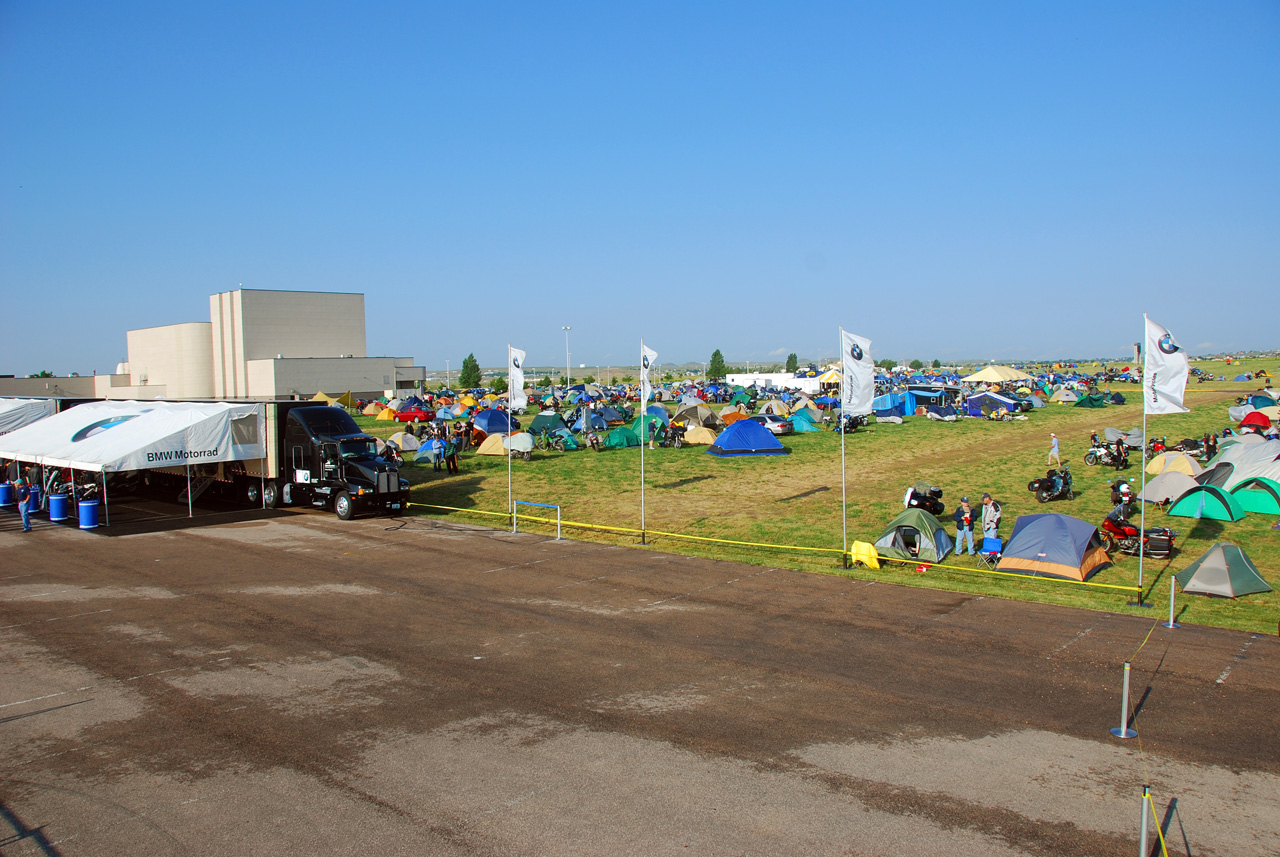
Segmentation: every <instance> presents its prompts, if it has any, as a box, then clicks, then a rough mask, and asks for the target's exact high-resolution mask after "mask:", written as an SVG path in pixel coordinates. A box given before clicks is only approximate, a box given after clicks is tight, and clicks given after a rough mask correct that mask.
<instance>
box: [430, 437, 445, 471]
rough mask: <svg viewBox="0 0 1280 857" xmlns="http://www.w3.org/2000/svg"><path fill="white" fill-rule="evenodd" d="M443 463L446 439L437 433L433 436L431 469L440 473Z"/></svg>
mask: <svg viewBox="0 0 1280 857" xmlns="http://www.w3.org/2000/svg"><path fill="white" fill-rule="evenodd" d="M442 464H444V441H443V440H441V439H440V435H438V434H437V435H434V436H433V437H432V438H431V465H432V467H431V469H432V470H434V471H435V472H437V473H439V472H440V465H442Z"/></svg>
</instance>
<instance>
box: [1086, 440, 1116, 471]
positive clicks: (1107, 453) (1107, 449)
mask: <svg viewBox="0 0 1280 857" xmlns="http://www.w3.org/2000/svg"><path fill="white" fill-rule="evenodd" d="M1084 463H1085V464H1087V465H1089V466H1090V467H1093V466H1094V465H1095V464H1101V465H1103V466H1104V467H1114V466H1115V463H1116V451H1115V447H1114V446H1113V445H1112V444H1109V443H1095V444H1094V445H1093V446H1091V447H1089V451H1088V452H1086V453H1085V454H1084Z"/></svg>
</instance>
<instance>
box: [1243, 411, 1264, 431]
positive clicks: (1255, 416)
mask: <svg viewBox="0 0 1280 857" xmlns="http://www.w3.org/2000/svg"><path fill="white" fill-rule="evenodd" d="M1249 426H1254V427H1256V428H1260V429H1262V430H1263V431H1265V430H1267V429H1269V428H1271V418H1270V417H1268V416H1267V415H1266V414H1264V413H1263V412H1262V411H1249V413H1247V414H1245V415H1244V419H1242V420H1241V421H1240V428H1248V427H1249Z"/></svg>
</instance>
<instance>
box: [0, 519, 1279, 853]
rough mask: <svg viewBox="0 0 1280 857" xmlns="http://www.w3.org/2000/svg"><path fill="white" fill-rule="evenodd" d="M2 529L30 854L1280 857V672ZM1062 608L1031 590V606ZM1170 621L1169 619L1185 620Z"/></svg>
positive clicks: (555, 557) (338, 545)
mask: <svg viewBox="0 0 1280 857" xmlns="http://www.w3.org/2000/svg"><path fill="white" fill-rule="evenodd" d="M197 524H198V525H195V526H183V525H175V526H173V527H167V526H161V525H155V526H146V525H138V526H135V527H134V528H133V529H122V530H120V531H117V532H116V533H115V534H114V535H112V536H107V535H105V534H102V533H88V532H80V531H77V530H74V529H69V528H65V527H59V526H54V525H50V524H47V523H38V524H37V527H36V531H35V532H33V533H31V534H29V535H24V534H23V533H21V532H20V528H19V526H18V524H17V521H16V516H15V515H13V514H8V513H4V514H0V556H3V558H4V559H3V562H2V563H0V751H2V752H3V763H2V764H0V854H2V855H15V854H21V855H27V854H42V855H47V854H64V855H119V854H130V855H170V854H192V855H195V854H199V855H224V854H225V855H242V854H257V853H271V854H352V853H378V854H425V855H436V854H439V855H534V854H555V855H592V854H602V855H604V854H636V855H651V854H711V855H721V854H723V855H734V854H778V855H792V854H806V855H807V854H818V855H826V854H830V855H914V854H950V855H1000V854H1035V855H1050V854H1053V855H1061V854H1092V855H1110V854H1124V855H1131V854H1133V853H1134V852H1135V850H1136V838H1137V827H1138V817H1139V811H1140V794H1141V788H1142V785H1143V783H1144V782H1145V783H1149V784H1150V785H1151V787H1152V791H1153V794H1154V798H1155V804H1156V810H1157V814H1158V816H1159V818H1160V820H1161V823H1162V826H1163V827H1164V828H1165V829H1166V831H1167V835H1168V840H1169V848H1170V853H1188V852H1189V853H1192V854H1196V855H1214V854H1221V855H1248V854H1258V855H1274V854H1277V853H1280V825H1278V824H1277V823H1276V819H1277V818H1280V728H1277V727H1280V672H1278V671H1277V663H1278V661H1280V645H1278V641H1277V639H1276V638H1275V637H1264V636H1259V635H1250V634H1242V633H1237V632H1229V631H1219V630H1213V629H1204V628H1196V627H1184V628H1181V629H1178V630H1176V631H1168V630H1166V629H1163V628H1156V629H1155V631H1154V633H1152V634H1151V637H1150V641H1149V642H1148V643H1147V644H1146V646H1145V647H1144V648H1143V649H1142V651H1141V653H1140V654H1139V655H1138V657H1137V658H1136V659H1135V660H1134V667H1133V696H1134V701H1133V704H1134V705H1135V706H1137V707H1138V714H1137V717H1136V720H1135V725H1136V728H1137V729H1138V730H1139V732H1140V739H1138V740H1131V741H1127V742H1123V741H1120V740H1117V739H1114V738H1112V737H1111V736H1110V734H1109V732H1108V730H1109V729H1110V728H1111V727H1112V726H1115V725H1117V723H1118V721H1119V716H1120V699H1119V692H1120V677H1121V668H1122V664H1123V662H1124V661H1125V659H1126V658H1127V657H1129V656H1131V655H1132V654H1133V653H1134V651H1135V650H1136V649H1137V648H1138V647H1139V645H1140V644H1141V643H1142V641H1143V639H1144V637H1146V636H1147V634H1148V631H1150V630H1151V622H1150V621H1146V620H1143V619H1134V618H1132V617H1126V616H1119V615H1108V614H1103V613H1093V612H1085V611H1078V610H1069V609H1062V608H1056V607H1049V606H1044V605H1035V604H1022V603H1013V602H1006V601H1001V600H998V599H992V598H981V597H976V596H968V595H962V594H955V593H945V592H933V591H929V590H919V589H912V588H904V587H896V586H890V585H885V584H882V583H868V582H866V581H859V580H849V579H843V578H836V577H826V576H818V575H807V574H801V573H798V572H793V571H787V570H781V569H776V568H768V567H763V566H746V565H738V564H734V563H721V562H715V561H709V560H704V559H692V558H686V557H682V556H678V555H670V554H665V553H661V552H659V551H657V550H638V549H627V548H617V547H609V546H603V545H596V544H589V543H582V542H574V541H554V540H551V539H548V538H546V537H543V536H537V535H527V534H517V535H513V534H510V533H505V532H501V531H495V530H489V529H484V528H481V527H476V526H471V525H469V524H467V523H464V522H460V521H458V520H457V519H453V520H443V519H432V518H409V519H402V520H388V519H377V518H365V519H358V520H355V521H351V522H347V523H343V522H340V521H337V520H335V519H334V517H333V516H332V515H326V514H320V513H309V512H303V513H296V514H291V513H277V514H273V515H272V516H270V517H263V516H262V515H261V514H254V515H240V516H224V517H218V516H206V517H204V518H201V519H198V520H197ZM1029 585H1032V584H1029ZM1154 618H1156V617H1153V619H1154Z"/></svg>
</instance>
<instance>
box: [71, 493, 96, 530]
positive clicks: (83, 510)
mask: <svg viewBox="0 0 1280 857" xmlns="http://www.w3.org/2000/svg"><path fill="white" fill-rule="evenodd" d="M76 508H77V509H79V511H80V529H82V530H93V529H97V527H98V501H97V500H81V501H80V503H79V505H78V506H77V507H76Z"/></svg>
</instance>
